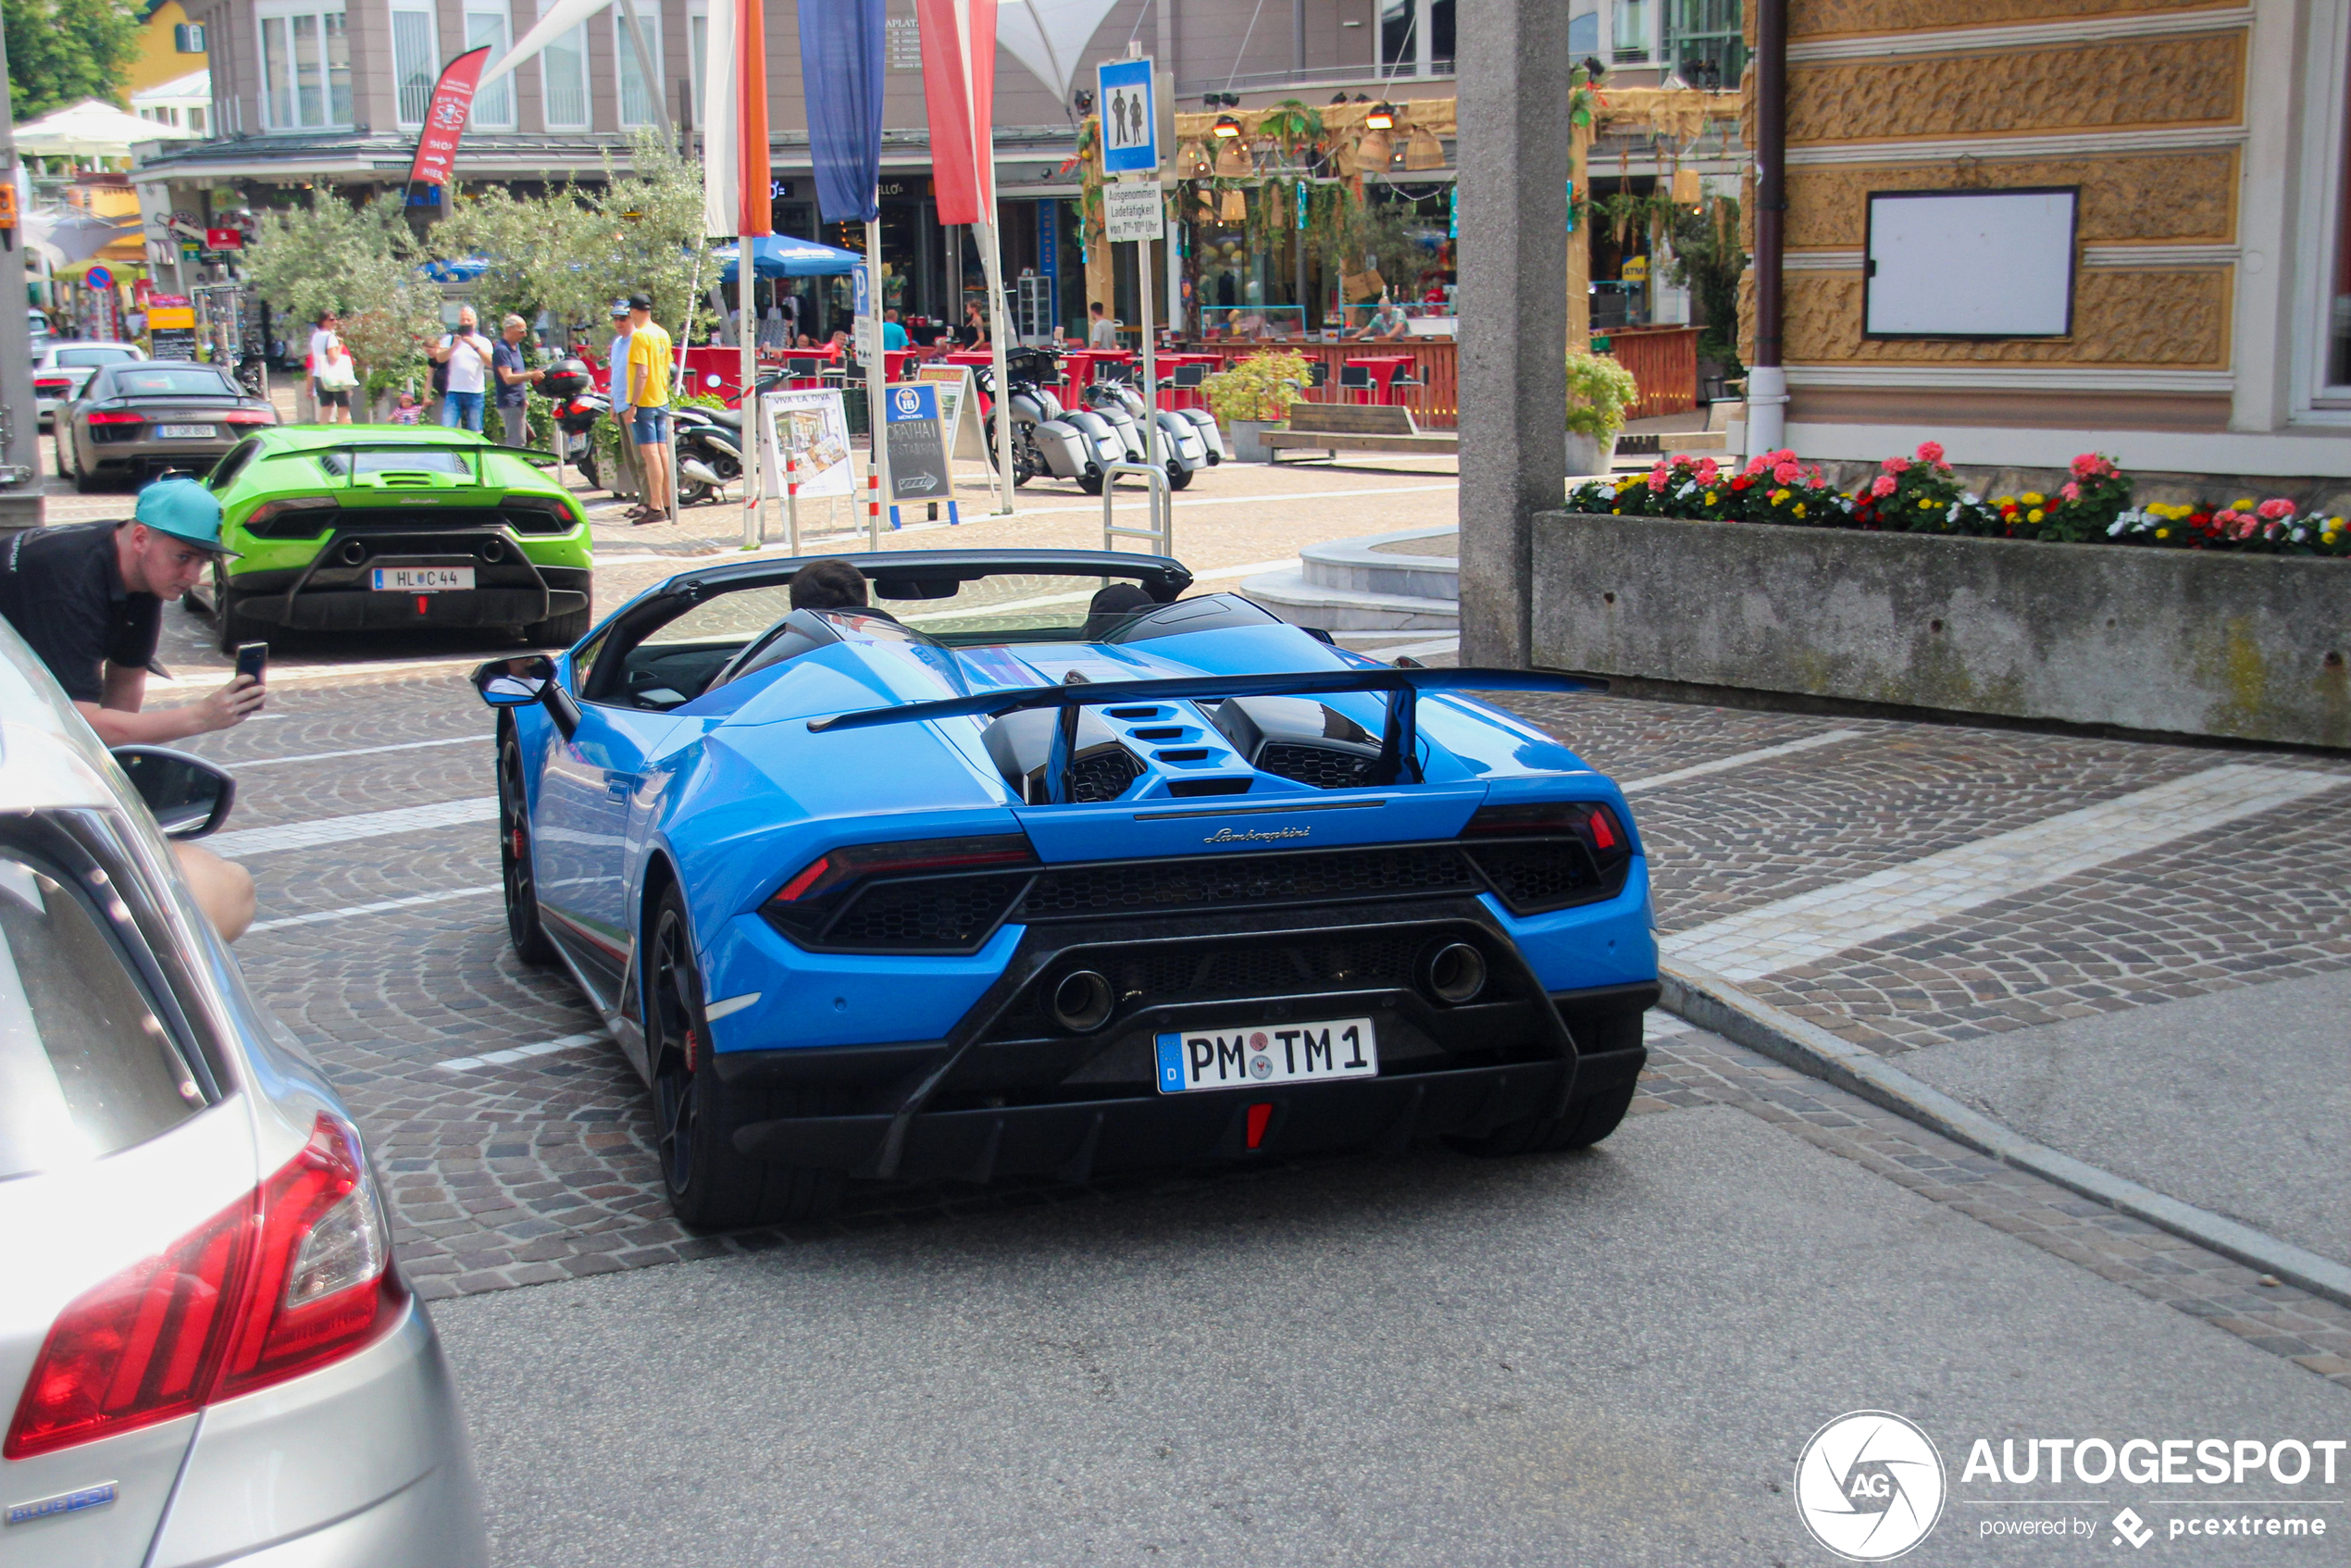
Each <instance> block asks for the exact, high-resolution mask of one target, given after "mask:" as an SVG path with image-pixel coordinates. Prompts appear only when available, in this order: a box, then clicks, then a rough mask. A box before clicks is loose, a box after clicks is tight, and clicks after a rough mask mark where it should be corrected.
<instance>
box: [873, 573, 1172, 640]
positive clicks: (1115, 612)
mask: <svg viewBox="0 0 2351 1568" xmlns="http://www.w3.org/2000/svg"><path fill="white" fill-rule="evenodd" d="M871 586H872V591H873V602H874V604H876V605H877V606H878V607H880V608H882V609H885V610H888V611H889V613H890V614H891V615H892V616H895V617H896V618H897V619H898V620H900V621H902V622H903V623H904V624H905V625H907V626H910V627H914V628H917V629H918V630H921V631H923V632H926V633H927V634H929V635H930V636H932V637H936V638H937V639H939V641H941V642H945V643H947V644H949V645H951V646H953V647H973V646H976V645H979V644H983V643H989V642H1092V641H1100V640H1101V638H1102V637H1103V636H1104V635H1105V634H1107V633H1108V632H1109V630H1110V629H1111V628H1113V627H1115V626H1117V625H1118V624H1119V623H1120V622H1121V621H1123V620H1125V619H1126V618H1127V617H1128V616H1131V615H1133V614H1134V613H1136V612H1137V611H1140V610H1147V609H1150V608H1152V607H1153V606H1154V604H1156V603H1157V601H1155V600H1153V599H1152V598H1151V595H1150V594H1149V593H1147V592H1145V591H1143V588H1142V586H1141V585H1140V584H1138V583H1137V582H1136V581H1135V580H1134V579H1132V578H1116V577H1108V576H1103V575H1100V574H1089V575H1085V576H1076V575H1064V574H1062V573H1046V572H1017V573H1005V574H1003V575H1001V576H999V577H985V578H980V579H977V580H976V581H970V582H958V581H956V580H955V579H952V578H949V579H921V578H912V577H909V578H893V577H889V576H886V575H885V576H883V577H879V578H877V579H874V581H873V583H872V585H871Z"/></svg>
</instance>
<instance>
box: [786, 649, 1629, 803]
mask: <svg viewBox="0 0 2351 1568" xmlns="http://www.w3.org/2000/svg"><path fill="white" fill-rule="evenodd" d="M1607 690H1608V682H1606V681H1604V680H1585V679H1579V678H1576V677H1574V676H1570V675H1544V674H1540V673H1537V672H1535V671H1530V670H1516V669H1476V668H1471V669H1351V670H1312V671H1306V670H1301V671H1298V672H1296V673H1293V674H1288V675H1202V676H1188V677H1184V678H1178V679H1174V680H1111V681H1101V682H1098V683H1087V682H1077V683H1074V684H1071V685H1067V686H1038V687H1030V688H1026V689H1023V690H1018V691H987V692H982V693H980V694H979V695H977V696H974V697H948V698H944V699H941V700H940V701H938V702H932V703H903V704H902V705H900V706H898V707H891V708H861V709H859V710H858V711H856V712H854V713H846V714H834V715H833V716H830V717H828V718H812V719H810V720H809V721H808V728H810V729H811V730H813V731H815V732H817V733H822V732H824V731H826V730H828V729H865V728H872V727H873V726H875V725H881V724H921V723H925V722H927V721H929V720H932V719H941V718H993V717H997V716H1001V715H1004V714H1011V713H1024V712H1027V711H1029V710H1032V709H1036V708H1058V709H1060V710H1061V722H1060V723H1058V724H1057V725H1055V726H1054V728H1053V748H1052V751H1051V753H1050V754H1049V755H1048V757H1047V758H1046V763H1045V781H1046V788H1047V789H1048V790H1050V791H1051V793H1050V795H1049V797H1048V798H1049V799H1050V800H1051V801H1053V802H1056V803H1058V802H1062V801H1065V800H1067V799H1069V791H1068V779H1067V775H1068V772H1069V767H1070V761H1071V758H1072V756H1073V755H1074V753H1076V744H1077V713H1078V710H1079V709H1080V708H1099V707H1108V706H1110V705H1111V704H1113V703H1195V702H1205V701H1210V700H1217V699H1222V698H1225V697H1313V696H1321V695H1324V694H1325V693H1329V692H1335V691H1385V692H1387V693H1388V704H1387V724H1386V726H1385V727H1384V728H1383V732H1382V734H1381V736H1380V754H1379V760H1378V761H1377V763H1376V764H1375V765H1374V767H1373V770H1372V778H1371V779H1370V782H1371V783H1373V784H1396V783H1403V782H1411V781H1417V779H1418V778H1419V773H1420V767H1419V764H1418V762H1417V761H1416V760H1415V759H1416V758H1417V756H1418V753H1419V746H1418V740H1417V732H1416V729H1415V727H1414V724H1413V708H1414V706H1415V704H1416V703H1417V701H1418V699H1419V696H1420V694H1421V693H1422V692H1424V691H1607Z"/></svg>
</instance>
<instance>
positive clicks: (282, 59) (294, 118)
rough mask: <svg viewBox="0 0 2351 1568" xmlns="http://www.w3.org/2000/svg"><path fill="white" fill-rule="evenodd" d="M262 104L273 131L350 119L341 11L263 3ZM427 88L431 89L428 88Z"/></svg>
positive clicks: (347, 40) (348, 62)
mask: <svg viewBox="0 0 2351 1568" xmlns="http://www.w3.org/2000/svg"><path fill="white" fill-rule="evenodd" d="M258 9H259V16H258V18H257V20H258V22H259V24H260V29H261V74H262V105H263V108H264V110H265V112H266V114H267V118H268V128H269V129H270V130H272V131H307V130H312V129H324V128H326V127H328V126H346V125H349V124H350V123H351V41H350V37H349V35H348V34H346V33H345V32H344V31H343V20H342V12H341V11H322V10H317V9H315V8H312V7H309V6H299V7H297V6H285V5H282V4H274V3H273V4H264V5H263V6H260V7H259V8H258ZM428 91H429V87H428Z"/></svg>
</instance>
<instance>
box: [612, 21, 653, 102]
mask: <svg viewBox="0 0 2351 1568" xmlns="http://www.w3.org/2000/svg"><path fill="white" fill-rule="evenodd" d="M612 24H613V57H614V59H615V60H616V63H617V67H618V71H619V76H620V123H621V124H622V126H623V127H634V126H641V125H658V124H659V123H660V122H661V104H660V100H659V99H657V98H656V97H655V96H654V94H655V93H660V92H661V91H662V90H663V89H662V85H661V83H662V80H663V78H662V72H661V7H660V6H653V5H640V6H638V7H637V25H638V26H639V27H640V28H641V29H642V30H643V31H644V34H645V51H646V53H647V54H649V55H650V56H653V72H652V75H651V77H650V79H648V77H647V75H646V72H645V69H644V62H643V61H641V60H640V59H639V58H638V57H637V45H636V43H635V41H634V40H633V39H632V38H631V37H630V36H629V31H628V11H627V10H626V9H625V8H624V7H622V6H614V7H613V8H612Z"/></svg>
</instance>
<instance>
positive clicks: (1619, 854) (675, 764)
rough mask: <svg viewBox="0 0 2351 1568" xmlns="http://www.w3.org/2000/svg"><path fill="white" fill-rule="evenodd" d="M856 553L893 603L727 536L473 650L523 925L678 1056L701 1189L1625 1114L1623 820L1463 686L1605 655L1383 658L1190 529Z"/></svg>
mask: <svg viewBox="0 0 2351 1568" xmlns="http://www.w3.org/2000/svg"><path fill="white" fill-rule="evenodd" d="M846 559H847V560H849V561H850V562H851V564H852V565H853V566H855V567H856V568H857V569H858V570H859V571H860V572H862V573H864V574H865V578H866V579H867V582H868V587H869V590H870V596H871V599H872V601H873V604H874V606H875V607H873V608H870V609H829V610H811V609H802V610H794V609H792V608H791V607H790V598H789V594H788V590H787V584H788V583H789V580H790V578H791V577H792V575H793V573H794V572H795V571H796V570H797V569H798V568H799V567H801V566H804V565H806V564H807V563H806V562H804V561H757V562H748V563H743V564H740V565H734V566H708V567H700V568H696V569H694V570H692V571H689V572H686V573H683V574H681V575H679V576H677V577H674V578H671V579H668V580H667V581H665V582H664V583H662V584H661V585H659V586H658V587H656V588H653V589H652V590H649V591H646V592H645V593H643V594H641V596H639V597H638V598H637V599H635V600H633V601H632V602H630V603H629V604H628V605H626V606H625V607H623V608H622V609H620V610H619V611H618V612H616V614H615V615H613V616H611V618H610V619H608V620H606V621H605V622H604V624H603V626H601V627H599V628H597V629H596V630H595V631H594V632H592V633H591V635H590V636H589V637H588V638H587V639H586V640H585V641H582V642H580V643H579V644H578V646H577V647H575V648H573V649H572V650H571V651H570V652H569V653H565V654H563V655H560V656H558V657H555V658H553V659H550V658H547V657H545V656H543V655H533V656H529V657H523V658H515V659H504V660H498V661H494V662H492V663H491V664H489V665H485V666H483V667H482V668H481V670H480V671H479V673H478V674H477V676H476V678H475V679H476V684H477V687H478V689H479V691H481V694H482V696H483V697H484V699H485V700H486V701H488V702H489V703H491V705H492V706H493V707H495V708H497V709H498V710H499V716H500V718H499V736H498V789H499V795H500V799H501V801H502V803H503V813H502V815H501V819H500V827H501V833H502V854H503V859H504V867H505V891H506V913H507V920H508V923H509V926H510V928H511V931H512V935H513V939H514V943H515V947H516V951H517V952H519V953H520V954H521V955H522V956H523V957H524V958H525V959H527V960H529V961H532V962H534V963H540V964H547V963H556V962H560V963H561V964H563V966H564V967H565V968H566V969H567V970H568V971H569V972H570V974H571V975H572V977H574V978H575V979H576V980H577V981H578V983H579V985H580V986H581V987H582V988H583V989H585V990H586V991H587V993H588V995H589V996H590V997H591V999H592V1000H593V1002H594V1003H595V1005H596V1007H597V1008H598V1009H599V1010H600V1011H601V1012H602V1013H603V1015H604V1016H605V1018H606V1020H607V1021H608V1022H609V1024H610V1026H611V1027H612V1031H613V1033H614V1036H615V1038H616V1039H617V1040H618V1041H619V1043H620V1045H621V1048H622V1049H623V1050H624V1051H626V1052H628V1055H629V1057H630V1058H631V1059H632V1060H633V1061H634V1062H635V1064H636V1065H637V1067H638V1069H639V1070H640V1071H641V1073H642V1074H643V1075H644V1076H645V1077H646V1079H647V1080H648V1081H649V1082H650V1083H651V1084H652V1086H653V1098H654V1106H655V1112H656V1116H657V1120H658V1127H659V1134H660V1143H661V1149H660V1153H661V1159H662V1165H663V1171H664V1176H665V1180H666V1182H667V1185H668V1190H669V1196H670V1199H671V1201H672V1202H673V1203H674V1204H675V1205H676V1208H677V1212H678V1216H679V1218H680V1219H682V1220H683V1221H684V1222H685V1223H687V1224H688V1225H690V1226H698V1227H705V1228H718V1227H727V1226H742V1225H751V1224H755V1223H760V1222H763V1221H774V1220H781V1219H791V1218H800V1217H804V1216H807V1215H810V1214H813V1213H819V1212H821V1211H822V1210H824V1209H825V1208H826V1207H827V1205H829V1204H831V1203H832V1202H833V1201H836V1200H837V1199H838V1198H839V1197H840V1193H841V1192H842V1190H843V1188H844V1187H845V1185H846V1184H847V1183H848V1182H849V1181H851V1180H856V1179H869V1180H871V1179H879V1180H889V1179H909V1178H921V1179H926V1180H949V1181H971V1182H987V1181H989V1180H990V1179H992V1178H994V1177H997V1176H1008V1175H1012V1174H1014V1173H1020V1174H1025V1175H1043V1176H1059V1177H1061V1178H1064V1179H1066V1180H1070V1181H1083V1180H1085V1179H1086V1178H1087V1177H1088V1176H1089V1175H1090V1174H1092V1173H1095V1172H1107V1171H1111V1170H1115V1169H1128V1168H1133V1167H1136V1166H1141V1165H1160V1164H1181V1163H1186V1162H1193V1161H1206V1160H1249V1159H1253V1158H1262V1157H1264V1156H1266V1155H1283V1154H1294V1153H1299V1152H1303V1151H1324V1150H1334V1149H1348V1148H1385V1149H1391V1150H1399V1149H1402V1148H1403V1147H1404V1146H1405V1145H1407V1144H1408V1143H1409V1142H1411V1141H1412V1139H1419V1138H1435V1137H1442V1138H1445V1139H1449V1140H1450V1141H1451V1142H1452V1143H1454V1144H1455V1145H1456V1146H1457V1147H1459V1148H1462V1149H1465V1150H1468V1151H1473V1152H1477V1153H1490V1154H1512V1153H1519V1152H1524V1151H1535V1150H1556V1149H1574V1148H1579V1147H1582V1146H1584V1145H1586V1144H1589V1143H1593V1142H1596V1141H1597V1140H1598V1139H1603V1138H1605V1137H1607V1136H1608V1135H1609V1133H1610V1132H1611V1131H1613V1130H1614V1128H1615V1127H1616V1125H1617V1123H1618V1122H1619V1121H1620V1120H1621V1119H1622V1118H1623V1114H1624V1111H1625V1107H1626V1105H1627V1104H1628V1103H1629V1102H1630V1101H1631V1100H1632V1097H1633V1087H1634V1080H1635V1078H1636V1076H1637V1075H1638V1073H1639V1071H1640V1068H1641V1064H1642V1061H1643V1057H1644V1052H1643V1050H1642V1045H1641V1014H1642V1012H1643V1010H1644V1009H1646V1008H1648V1006H1650V1005H1651V1004H1652V1003H1653V1002H1655V1001H1656V999H1657V994H1658V986H1657V945H1656V941H1655V939H1654V937H1653V936H1652V934H1651V931H1650V923H1649V898H1648V865H1647V862H1646V860H1645V859H1644V857H1643V854H1642V850H1641V840H1640V837H1639V834H1638V831H1637V829H1636V828H1635V826H1634V823H1633V818H1632V815H1631V814H1630V813H1629V812H1628V811H1627V810H1626V809H1625V804H1624V797H1623V794H1622V793H1621V792H1620V791H1619V790H1618V789H1617V788H1616V786H1615V785H1614V784H1613V783H1611V781H1610V780H1609V779H1607V778H1603V777H1602V776H1600V775H1599V774H1597V773H1595V772H1593V771H1592V770H1591V769H1589V768H1587V767H1586V766H1585V765H1584V764H1583V763H1582V762H1581V761H1579V760H1578V759H1577V758H1576V757H1575V755H1574V753H1571V752H1569V751H1568V750H1567V749H1566V748H1565V747H1563V746H1561V744H1560V743H1559V742H1558V741H1557V740H1553V739H1551V738H1550V737H1549V736H1548V735H1546V734H1544V733H1543V732H1542V731H1540V730H1538V729H1536V728H1532V727H1530V726H1529V725H1526V724H1524V723H1523V722H1521V721H1520V720H1518V719H1516V718H1513V717H1511V716H1509V715H1508V714H1505V713H1502V712H1500V711H1499V710H1498V709H1496V708H1493V707H1490V706H1488V705H1486V704H1485V703H1481V702H1478V701H1476V700H1474V698H1472V697H1470V696H1469V695H1467V693H1468V692H1469V691H1573V690H1577V689H1579V688H1584V687H1588V686H1589V685H1590V684H1591V683H1589V682H1581V681H1576V680H1573V679H1570V678H1565V677H1559V676H1546V675H1530V674H1526V673H1524V672H1519V671H1511V670H1472V669H1459V670H1451V669H1424V668H1420V667H1417V666H1412V667H1405V668H1396V667H1391V666H1387V665H1383V664H1379V663H1377V662H1375V661H1374V660H1371V659H1368V658H1365V657H1363V656H1362V655H1361V654H1358V653H1350V652H1348V651H1346V650H1344V649H1341V648H1338V647H1335V646H1333V645H1332V644H1331V643H1330V642H1329V641H1327V640H1326V639H1325V638H1324V637H1323V636H1322V635H1321V634H1318V633H1315V632H1311V631H1308V630H1306V629H1304V628H1299V627H1294V626H1289V625H1287V624H1285V623H1284V622H1282V621H1280V620H1278V619H1276V618H1275V617H1274V616H1271V615H1269V614H1267V613H1266V612H1265V611H1264V610H1263V609H1260V608H1259V607H1258V606H1257V605H1255V604H1251V603H1250V602H1249V601H1248V600H1246V599H1242V598H1239V597H1237V596H1235V595H1233V594H1229V593H1203V594H1200V595H1197V596H1194V597H1186V596H1185V594H1186V591H1187V590H1188V589H1189V588H1190V587H1191V582H1192V579H1191V575H1190V574H1189V573H1188V572H1187V571H1186V570H1185V569H1184V568H1183V567H1182V566H1180V565H1178V564H1177V563H1176V562H1175V561H1172V560H1168V559H1165V558H1163V557H1159V556H1150V555H1132V554H1107V553H1103V554H1097V553H1092V552H1084V551H1060V550H1024V551H1014V550H1006V551H988V552H980V551H939V552H928V553H921V552H912V551H901V552H891V553H889V554H874V555H863V556H850V557H846ZM1138 590H1139V591H1138ZM1112 606H1120V607H1116V608H1113V607H1112Z"/></svg>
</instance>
